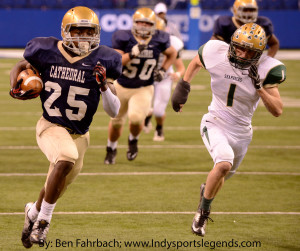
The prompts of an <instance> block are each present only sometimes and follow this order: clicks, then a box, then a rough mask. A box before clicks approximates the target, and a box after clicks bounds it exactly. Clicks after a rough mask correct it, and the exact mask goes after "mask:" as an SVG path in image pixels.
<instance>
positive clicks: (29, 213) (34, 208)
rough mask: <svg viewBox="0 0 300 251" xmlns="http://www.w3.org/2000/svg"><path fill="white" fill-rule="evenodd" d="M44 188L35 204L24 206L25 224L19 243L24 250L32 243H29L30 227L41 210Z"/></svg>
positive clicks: (29, 203)
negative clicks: (20, 242)
mask: <svg viewBox="0 0 300 251" xmlns="http://www.w3.org/2000/svg"><path fill="white" fill-rule="evenodd" d="M44 194H45V188H44V187H43V188H42V190H41V191H40V195H39V198H38V200H37V201H36V202H34V203H33V202H28V203H27V204H26V205H25V222H24V226H23V230H22V236H21V241H22V243H23V246H24V247H25V248H30V247H31V246H32V242H31V241H30V234H31V232H32V227H33V224H34V222H35V221H36V219H37V216H38V214H39V212H40V210H41V204H42V201H43V199H44Z"/></svg>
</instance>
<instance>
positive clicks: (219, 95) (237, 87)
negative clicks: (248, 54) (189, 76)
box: [198, 40, 286, 126]
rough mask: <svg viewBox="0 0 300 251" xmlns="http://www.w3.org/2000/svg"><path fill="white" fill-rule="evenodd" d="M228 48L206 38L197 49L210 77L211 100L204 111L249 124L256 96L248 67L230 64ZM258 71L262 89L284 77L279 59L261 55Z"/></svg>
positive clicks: (233, 122) (235, 122)
mask: <svg viewBox="0 0 300 251" xmlns="http://www.w3.org/2000/svg"><path fill="white" fill-rule="evenodd" d="M228 49H229V45H228V44H227V43H225V42H223V41H219V40H210V41H208V42H207V43H206V44H204V45H202V46H201V47H200V48H199V51H198V54H199V57H200V61H201V63H202V65H203V67H205V69H206V70H208V72H209V73H210V76H211V90H212V102H211V104H210V106H209V107H208V110H209V112H210V113H211V114H212V115H214V116H216V117H220V118H222V119H224V120H225V121H226V122H227V123H230V124H237V125H242V126H245V125H250V124H251V119H252V116H253V113H254V111H255V109H256V108H257V105H258V102H259V99H260V97H259V95H258V94H257V92H256V89H255V88H254V85H253V84H252V81H251V78H250V77H248V70H240V69H237V68H234V67H233V66H232V65H231V64H230V62H229V59H228V56H227V55H228ZM258 73H259V76H260V79H261V81H262V83H263V86H264V88H271V87H274V85H277V84H280V83H282V82H283V81H284V80H285V73H286V68H285V66H284V65H283V63H281V62H280V61H278V60H276V59H274V58H271V57H268V56H266V55H262V56H261V58H260V60H259V63H258Z"/></svg>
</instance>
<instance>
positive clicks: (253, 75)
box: [248, 65, 262, 90]
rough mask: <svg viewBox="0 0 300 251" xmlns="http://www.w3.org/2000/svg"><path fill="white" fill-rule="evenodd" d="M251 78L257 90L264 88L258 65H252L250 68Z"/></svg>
mask: <svg viewBox="0 0 300 251" xmlns="http://www.w3.org/2000/svg"><path fill="white" fill-rule="evenodd" d="M248 76H249V78H251V80H252V83H253V85H254V87H255V89H256V90H260V89H261V88H262V83H261V81H260V78H259V74H258V70H257V66H256V65H251V66H250V68H249V74H248Z"/></svg>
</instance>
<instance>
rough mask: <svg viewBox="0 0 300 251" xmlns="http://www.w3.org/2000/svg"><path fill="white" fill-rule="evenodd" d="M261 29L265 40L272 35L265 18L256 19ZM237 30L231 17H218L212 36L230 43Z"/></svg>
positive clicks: (270, 27)
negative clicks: (265, 36)
mask: <svg viewBox="0 0 300 251" xmlns="http://www.w3.org/2000/svg"><path fill="white" fill-rule="evenodd" d="M255 23H257V24H258V25H260V26H261V27H263V29H264V30H265V32H266V35H267V38H269V37H270V36H271V35H272V34H273V24H272V22H271V20H270V19H269V18H267V17H257V20H256V22H255ZM237 28H239V27H238V26H236V25H235V23H234V22H233V17H232V16H220V17H219V18H217V20H216V21H215V23H214V29H213V35H215V36H216V37H218V36H220V37H222V38H223V39H224V41H225V42H226V43H228V44H229V43H230V41H231V36H232V34H233V33H234V32H235V31H236V29H237Z"/></svg>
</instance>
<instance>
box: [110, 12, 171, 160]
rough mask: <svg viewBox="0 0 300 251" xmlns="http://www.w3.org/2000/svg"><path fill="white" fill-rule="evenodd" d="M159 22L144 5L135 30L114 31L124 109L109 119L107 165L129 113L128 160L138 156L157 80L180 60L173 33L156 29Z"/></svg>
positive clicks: (135, 16) (135, 19) (117, 84)
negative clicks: (158, 64)
mask: <svg viewBox="0 0 300 251" xmlns="http://www.w3.org/2000/svg"><path fill="white" fill-rule="evenodd" d="M155 23H156V17H155V13H154V11H152V10H151V9H149V8H140V9H138V10H137V11H136V12H135V13H134V14H133V26H132V29H131V30H119V31H116V32H115V33H114V34H113V37H112V46H113V48H114V49H115V50H116V51H118V52H119V53H120V54H121V55H122V65H123V72H122V75H121V76H120V77H119V78H118V80H117V81H115V87H116V90H117V95H118V97H119V99H120V101H121V108H120V112H119V114H118V116H117V117H116V118H112V119H111V120H110V122H109V128H108V143H107V148H106V151H107V153H106V156H105V160H104V163H105V164H114V163H115V158H116V154H117V143H118V139H119V137H120V136H121V133H122V129H123V125H124V123H125V120H126V117H127V115H128V119H129V130H130V134H129V138H128V151H127V159H128V160H134V159H135V158H136V156H137V153H138V147H137V142H138V138H139V134H140V132H141V131H142V129H143V125H144V120H145V118H146V116H147V115H148V112H149V110H150V108H151V101H152V97H153V90H154V87H153V83H154V80H155V81H161V80H162V79H163V78H164V75H165V72H166V70H167V69H168V68H169V67H170V66H171V65H172V64H173V63H174V61H175V59H176V50H175V49H174V48H173V47H172V46H171V45H170V35H169V34H168V33H166V32H164V31H160V30H156V29H155ZM160 53H163V54H164V55H165V56H166V60H165V61H164V63H163V64H162V65H161V66H159V67H157V63H158V59H159V55H160Z"/></svg>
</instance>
